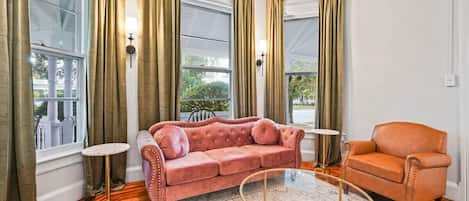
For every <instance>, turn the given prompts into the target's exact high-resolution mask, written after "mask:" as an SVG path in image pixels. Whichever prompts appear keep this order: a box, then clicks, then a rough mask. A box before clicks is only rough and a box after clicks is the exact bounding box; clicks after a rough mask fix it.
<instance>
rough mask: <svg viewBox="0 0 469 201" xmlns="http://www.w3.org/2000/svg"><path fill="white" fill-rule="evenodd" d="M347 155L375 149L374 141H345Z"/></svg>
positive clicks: (365, 152) (364, 152) (369, 151)
mask: <svg viewBox="0 0 469 201" xmlns="http://www.w3.org/2000/svg"><path fill="white" fill-rule="evenodd" d="M344 146H345V152H346V155H347V156H353V155H360V154H367V153H371V152H375V151H376V143H375V142H373V141H348V142H345V145H344Z"/></svg>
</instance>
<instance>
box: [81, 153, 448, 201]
mask: <svg viewBox="0 0 469 201" xmlns="http://www.w3.org/2000/svg"><path fill="white" fill-rule="evenodd" d="M301 168H302V169H307V170H314V171H321V170H320V169H318V168H315V167H314V166H313V164H312V163H309V162H303V163H302V165H301ZM326 173H328V174H330V175H333V176H336V177H339V176H340V174H341V169H340V167H338V166H332V167H328V168H327V169H326ZM371 197H373V199H374V200H375V201H391V200H390V199H386V198H384V197H381V196H379V195H376V194H371ZM111 198H112V200H113V201H150V199H149V198H148V196H147V192H146V190H145V184H144V183H143V182H133V183H129V184H127V185H126V186H125V187H124V189H122V190H119V191H114V192H111ZM105 200H106V195H105V194H100V195H98V196H96V197H93V198H83V199H81V200H80V201H105ZM443 201H451V200H448V199H443Z"/></svg>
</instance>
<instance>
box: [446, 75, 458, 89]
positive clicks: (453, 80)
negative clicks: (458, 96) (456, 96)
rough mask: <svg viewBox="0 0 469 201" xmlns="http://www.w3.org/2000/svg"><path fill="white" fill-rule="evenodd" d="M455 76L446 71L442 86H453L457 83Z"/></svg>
mask: <svg viewBox="0 0 469 201" xmlns="http://www.w3.org/2000/svg"><path fill="white" fill-rule="evenodd" d="M456 80H457V76H456V75H455V74H452V73H448V74H446V75H445V77H444V80H443V82H444V86H445V87H455V86H456V85H457V81H456Z"/></svg>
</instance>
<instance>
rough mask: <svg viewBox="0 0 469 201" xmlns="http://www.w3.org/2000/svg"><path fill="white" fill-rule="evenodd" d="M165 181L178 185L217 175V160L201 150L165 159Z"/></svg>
mask: <svg viewBox="0 0 469 201" xmlns="http://www.w3.org/2000/svg"><path fill="white" fill-rule="evenodd" d="M165 168H166V183H167V184H168V185H178V184H182V183H189V182H193V181H198V180H203V179H208V178H212V177H216V176H217V175H218V162H217V161H216V160H214V159H212V158H210V157H208V156H207V155H206V154H205V153H203V152H190V153H189V154H187V155H186V156H184V157H182V158H178V159H173V160H167V161H166V164H165Z"/></svg>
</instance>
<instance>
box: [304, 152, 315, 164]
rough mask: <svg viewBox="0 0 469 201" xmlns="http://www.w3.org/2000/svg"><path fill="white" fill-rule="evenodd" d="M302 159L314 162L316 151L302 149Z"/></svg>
mask: <svg viewBox="0 0 469 201" xmlns="http://www.w3.org/2000/svg"><path fill="white" fill-rule="evenodd" d="M301 160H302V161H308V162H313V161H314V151H311V150H301Z"/></svg>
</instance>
